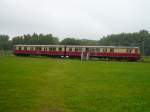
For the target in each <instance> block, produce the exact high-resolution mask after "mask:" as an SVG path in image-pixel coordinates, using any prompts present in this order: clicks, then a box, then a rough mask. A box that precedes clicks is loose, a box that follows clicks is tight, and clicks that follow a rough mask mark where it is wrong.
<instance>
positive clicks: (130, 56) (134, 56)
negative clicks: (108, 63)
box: [66, 52, 140, 60]
mask: <svg viewBox="0 0 150 112" xmlns="http://www.w3.org/2000/svg"><path fill="white" fill-rule="evenodd" d="M81 53H82V52H66V56H72V57H73V56H74V57H80V56H81ZM84 55H85V56H86V55H87V53H86V52H85V53H84ZM89 56H90V57H110V58H128V59H135V60H137V59H140V55H139V54H129V53H100V52H98V53H93V52H90V53H89Z"/></svg>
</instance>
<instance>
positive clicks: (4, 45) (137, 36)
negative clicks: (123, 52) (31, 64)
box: [0, 30, 150, 55]
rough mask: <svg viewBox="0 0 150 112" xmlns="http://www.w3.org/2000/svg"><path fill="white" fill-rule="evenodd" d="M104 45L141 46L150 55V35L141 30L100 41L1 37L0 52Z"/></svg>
mask: <svg viewBox="0 0 150 112" xmlns="http://www.w3.org/2000/svg"><path fill="white" fill-rule="evenodd" d="M16 44H27V45H36V44H38V45H50V44H51V45H56V44H60V45H102V46H139V47H140V49H141V52H142V54H144V55H150V33H149V32H148V31H147V30H141V31H139V32H135V33H120V34H111V35H107V36H104V37H102V38H100V40H88V39H76V38H65V39H63V40H61V41H60V40H59V38H57V37H55V36H53V35H52V34H46V35H44V34H36V33H34V34H32V35H30V34H27V35H23V36H17V37H14V38H12V40H10V37H9V36H7V35H0V50H11V49H12V48H13V45H16Z"/></svg>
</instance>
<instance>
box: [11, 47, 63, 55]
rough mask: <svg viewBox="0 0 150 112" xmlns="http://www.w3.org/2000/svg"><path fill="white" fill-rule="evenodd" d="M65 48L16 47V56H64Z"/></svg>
mask: <svg viewBox="0 0 150 112" xmlns="http://www.w3.org/2000/svg"><path fill="white" fill-rule="evenodd" d="M64 52H65V46H63V45H15V47H14V52H13V53H14V54H15V55H47V56H64Z"/></svg>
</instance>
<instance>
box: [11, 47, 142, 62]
mask: <svg viewBox="0 0 150 112" xmlns="http://www.w3.org/2000/svg"><path fill="white" fill-rule="evenodd" d="M13 53H14V54H15V55H45V56H61V57H81V56H87V55H88V56H89V58H108V59H118V60H121V59H123V60H125V59H126V60H135V61H136V60H139V59H140V49H139V47H117V46H78V45H15V46H14V50H13Z"/></svg>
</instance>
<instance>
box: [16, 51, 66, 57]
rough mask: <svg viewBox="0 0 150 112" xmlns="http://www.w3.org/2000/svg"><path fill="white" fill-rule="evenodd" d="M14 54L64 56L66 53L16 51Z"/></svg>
mask: <svg viewBox="0 0 150 112" xmlns="http://www.w3.org/2000/svg"><path fill="white" fill-rule="evenodd" d="M14 54H31V55H53V56H59V55H61V56H62V55H64V51H31V50H30V51H27V50H14Z"/></svg>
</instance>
